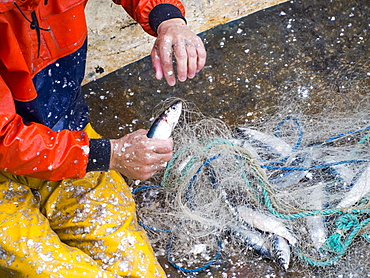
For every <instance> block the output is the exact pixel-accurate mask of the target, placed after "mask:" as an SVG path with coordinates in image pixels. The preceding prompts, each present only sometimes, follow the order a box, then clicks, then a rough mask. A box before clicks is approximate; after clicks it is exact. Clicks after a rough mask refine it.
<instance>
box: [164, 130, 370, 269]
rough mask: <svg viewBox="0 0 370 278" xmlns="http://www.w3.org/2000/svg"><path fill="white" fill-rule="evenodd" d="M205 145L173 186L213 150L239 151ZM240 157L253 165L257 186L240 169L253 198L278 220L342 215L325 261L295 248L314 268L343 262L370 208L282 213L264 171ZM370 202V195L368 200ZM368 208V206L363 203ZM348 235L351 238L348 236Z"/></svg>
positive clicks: (211, 142) (168, 172)
mask: <svg viewBox="0 0 370 278" xmlns="http://www.w3.org/2000/svg"><path fill="white" fill-rule="evenodd" d="M369 136H370V134H369V135H366V136H365V137H364V138H363V139H362V140H360V142H359V144H363V143H364V142H365V141H366V140H368V137H369ZM202 143H204V144H205V146H204V147H203V149H202V151H200V152H199V153H197V154H196V155H194V156H192V157H190V156H189V157H190V159H189V161H188V162H187V164H186V165H185V166H184V168H183V169H182V170H181V172H180V173H179V175H178V176H177V178H176V180H175V181H174V182H173V183H174V184H179V183H180V182H181V180H182V179H183V178H184V177H185V176H186V175H187V174H188V172H189V171H190V169H191V168H192V167H193V166H194V164H195V163H196V162H197V161H198V160H199V159H201V158H202V156H203V155H204V154H205V153H206V152H208V151H209V150H210V149H211V148H213V147H216V146H219V145H227V146H228V147H235V145H234V144H233V143H232V142H231V141H229V140H225V139H209V140H206V141H203V142H202ZM187 150H189V148H186V149H183V150H178V151H177V152H176V154H175V155H174V156H173V158H172V160H171V161H170V162H169V163H168V165H167V168H166V171H165V174H164V178H163V180H162V183H161V186H165V187H169V186H170V184H171V181H170V176H171V172H172V170H173V169H174V165H175V162H176V161H177V159H178V158H179V156H180V155H181V154H183V153H185V152H186V151H187ZM235 152H236V153H237V154H238V155H237V157H238V159H240V158H243V159H245V160H246V162H247V164H248V165H249V167H250V169H251V170H252V172H253V173H254V174H255V175H256V176H257V184H255V185H254V186H253V184H252V183H251V182H250V179H249V177H248V175H247V173H246V171H245V170H243V167H242V165H241V163H240V164H239V165H240V170H241V179H242V180H243V184H245V185H246V187H248V188H249V189H250V194H251V195H252V196H253V197H254V199H255V200H257V202H259V203H260V205H263V206H265V207H266V209H267V210H268V211H269V212H270V213H271V214H273V215H274V216H276V217H277V218H280V219H283V220H294V219H298V218H304V217H311V216H329V215H336V214H337V215H340V216H339V217H338V219H337V220H336V221H335V227H336V231H335V232H333V234H332V235H331V236H330V237H329V238H328V239H327V240H326V241H325V242H324V244H323V246H322V248H321V250H320V252H321V253H322V255H325V257H324V258H323V259H321V260H314V259H312V258H310V257H308V256H307V255H305V254H303V252H302V250H300V249H299V248H298V247H295V251H296V252H297V254H298V256H299V257H300V258H301V259H302V260H303V261H305V262H307V263H309V264H311V265H314V266H328V265H331V264H333V263H334V262H335V261H337V260H339V259H340V258H341V257H342V256H343V254H344V253H345V252H346V251H347V249H348V248H349V246H350V244H351V243H352V241H353V240H354V238H355V237H356V236H357V235H358V234H359V232H360V230H361V229H362V228H363V227H365V226H366V225H368V224H369V223H370V218H367V219H365V220H363V221H361V222H360V221H359V219H358V217H357V216H356V214H370V208H366V207H365V208H346V209H345V210H344V209H342V208H332V209H325V210H312V209H304V210H303V211H300V212H295V213H289V214H286V213H281V212H279V211H278V210H277V209H276V208H275V207H274V205H273V202H272V200H271V196H270V194H271V192H273V188H272V187H271V185H270V184H269V182H268V180H266V179H265V178H264V175H263V173H261V171H262V170H261V169H260V168H259V167H258V166H257V165H255V164H254V163H251V161H252V158H251V157H250V156H249V155H247V154H246V153H242V152H239V151H235ZM256 185H258V186H256ZM365 197H366V198H367V199H368V197H369V196H368V195H366V196H365ZM360 204H361V205H364V203H361V202H360ZM346 234H348V236H347V237H345V235H346ZM363 236H364V237H365V238H366V239H367V240H369V241H370V235H368V234H366V235H365V234H364V235H363Z"/></svg>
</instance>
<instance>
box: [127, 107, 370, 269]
mask: <svg viewBox="0 0 370 278" xmlns="http://www.w3.org/2000/svg"><path fill="white" fill-rule="evenodd" d="M366 111H370V110H366ZM364 113H365V114H364ZM342 116H343V117H342V118H341V121H340V123H338V118H336V121H330V120H326V121H323V120H322V118H321V119H320V118H318V117H317V118H316V120H311V121H310V122H308V123H307V125H304V124H302V121H301V120H300V119H299V117H294V116H293V115H289V116H287V117H285V118H282V119H281V118H280V115H278V116H275V117H272V118H271V119H270V123H269V125H267V124H266V122H264V123H263V124H264V128H263V129H262V128H261V129H260V130H258V129H257V128H252V127H251V126H248V127H246V126H240V127H238V128H237V129H236V130H237V131H236V132H235V131H234V132H232V131H231V129H230V128H229V127H228V126H227V125H226V124H225V123H223V122H222V121H220V120H216V119H207V118H205V117H203V116H201V115H199V114H192V115H190V116H188V117H184V118H187V119H188V120H187V122H185V121H184V122H183V123H182V124H181V126H179V127H177V128H176V130H175V134H174V142H175V150H174V157H173V159H172V160H171V161H170V162H169V163H168V165H167V168H166V170H165V172H164V175H163V177H162V179H161V182H160V185H156V186H144V187H140V188H137V189H135V190H134V193H135V194H139V193H140V194H141V201H140V203H139V206H138V214H139V217H140V220H141V223H142V225H143V226H144V227H146V228H147V229H149V230H151V231H153V232H154V233H156V234H158V235H159V234H160V236H158V237H157V240H158V242H161V243H163V242H165V243H166V244H167V246H166V249H167V257H168V260H169V262H170V263H171V264H172V265H173V266H175V267H176V268H177V269H179V270H181V271H184V272H194V271H200V270H203V269H205V268H207V267H208V266H210V265H211V264H213V263H215V262H217V261H218V260H219V258H220V255H221V250H223V251H225V252H227V251H230V250H231V249H229V250H228V249H227V247H225V246H226V245H228V244H225V243H226V242H228V243H231V244H232V245H233V246H234V247H233V248H235V245H236V246H238V247H240V250H242V251H241V252H244V250H245V247H248V248H250V249H253V250H255V251H257V252H258V253H259V254H261V255H263V256H265V257H269V258H271V259H273V260H275V261H277V262H278V263H279V264H280V265H282V266H283V267H284V268H287V267H288V265H289V258H290V255H291V254H290V251H292V253H293V254H294V255H295V256H296V257H299V258H301V260H302V261H303V262H306V263H308V264H310V265H314V266H328V265H332V264H333V263H335V262H336V261H338V260H339V259H340V258H341V257H342V256H343V255H344V254H345V253H346V251H347V250H348V248H349V247H350V245H351V244H352V243H353V242H354V240H355V238H356V237H359V236H362V237H363V238H364V239H366V240H367V241H370V234H369V228H370V225H369V223H370V216H369V214H370V207H369V205H370V203H369V201H370V182H369V181H370V163H369V162H370V152H369V145H370V142H369V137H370V122H369V120H368V119H370V117H369V115H368V112H362V114H361V115H353V114H352V115H350V116H349V115H342ZM189 119H191V121H190V120H189ZM319 123H321V126H319ZM272 125H275V128H274V129H272V130H270V131H269V130H268V128H267V127H271V126H272ZM261 130H263V131H261ZM323 130H325V132H322V131H323ZM321 134H325V135H328V134H329V136H328V137H327V138H322V135H321ZM164 238H166V239H167V240H164ZM281 243H284V244H282V245H281Z"/></svg>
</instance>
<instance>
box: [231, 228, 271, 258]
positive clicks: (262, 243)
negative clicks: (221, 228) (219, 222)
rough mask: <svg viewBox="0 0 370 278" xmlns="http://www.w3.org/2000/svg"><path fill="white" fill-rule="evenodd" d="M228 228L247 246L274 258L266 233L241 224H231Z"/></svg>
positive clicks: (266, 256) (262, 254)
mask: <svg viewBox="0 0 370 278" xmlns="http://www.w3.org/2000/svg"><path fill="white" fill-rule="evenodd" d="M228 230H229V231H230V233H231V234H232V235H233V237H234V238H237V239H239V240H241V241H242V243H243V244H244V245H245V246H246V247H248V248H250V249H251V250H253V251H255V252H256V253H257V254H259V255H261V256H262V257H265V258H268V259H274V258H273V256H272V253H271V242H270V239H269V238H267V237H266V234H264V233H262V232H260V231H258V230H255V229H253V230H252V229H250V228H249V227H245V226H242V225H240V224H239V225H238V224H234V225H233V224H231V225H229V226H228Z"/></svg>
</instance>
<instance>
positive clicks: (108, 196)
mask: <svg viewBox="0 0 370 278" xmlns="http://www.w3.org/2000/svg"><path fill="white" fill-rule="evenodd" d="M86 131H87V133H88V134H89V136H90V138H94V137H95V138H96V137H98V134H96V133H95V132H94V131H93V129H92V128H91V127H90V126H88V127H87V128H86ZM0 277H4V278H8V277H20V278H23V277H29V278H32V277H38V278H39V277H45V278H46V277H48V278H52V277H55V278H56V277H66V278H74V277H84V278H90V277H91V278H98V277H109V278H110V277H116V278H117V277H145V278H151V277H165V273H164V271H163V269H162V268H161V266H160V265H159V263H158V262H157V260H156V258H155V256H154V253H153V250H152V248H151V246H150V243H149V241H148V238H147V236H146V233H145V231H144V230H143V229H142V227H140V226H139V225H138V223H137V219H136V212H135V203H134V200H133V198H132V195H131V192H130V189H129V187H128V186H127V184H126V182H125V180H124V179H123V178H122V176H121V175H120V174H119V173H117V172H114V171H108V172H89V173H87V174H86V176H85V177H84V178H82V179H65V180H62V181H57V182H55V181H45V180H40V179H34V178H28V177H24V176H14V175H9V174H7V173H1V172H0Z"/></svg>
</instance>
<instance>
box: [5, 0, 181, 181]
mask: <svg viewBox="0 0 370 278" xmlns="http://www.w3.org/2000/svg"><path fill="white" fill-rule="evenodd" d="M86 1H87V0H49V1H48V0H15V1H14V0H1V2H0V171H6V172H9V173H11V174H16V175H25V176H30V177H35V178H41V179H46V180H61V179H64V178H68V177H83V176H84V175H85V173H86V171H87V170H107V169H108V166H109V157H110V149H109V148H110V146H109V141H108V140H104V139H100V140H99V139H98V140H92V139H91V140H90V139H89V138H88V137H87V136H86V134H85V132H84V131H82V129H83V128H84V127H85V126H86V125H87V123H88V109H87V105H86V103H85V101H84V99H83V96H82V94H81V87H80V84H81V81H82V79H83V76H84V68H85V59H86V48H87V43H86V37H87V28H86V22H85V15H84V8H85V5H86ZM114 2H116V3H117V4H121V5H122V6H123V7H124V8H125V10H126V11H127V12H128V13H129V14H130V15H131V16H132V17H133V18H134V19H135V20H137V21H138V22H139V23H140V24H141V26H142V27H143V28H144V30H145V31H146V32H148V33H150V34H152V35H155V34H156V33H155V32H156V28H157V27H158V25H159V24H160V23H161V22H162V21H163V20H166V19H169V18H174V17H180V18H181V17H183V15H184V8H183V6H182V4H181V3H180V2H179V1H178V0H114Z"/></svg>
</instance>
